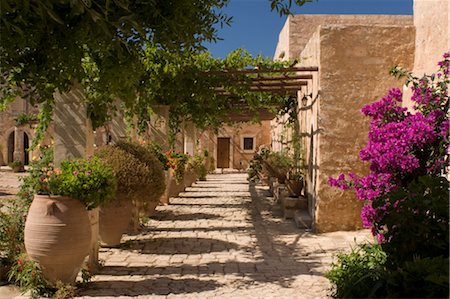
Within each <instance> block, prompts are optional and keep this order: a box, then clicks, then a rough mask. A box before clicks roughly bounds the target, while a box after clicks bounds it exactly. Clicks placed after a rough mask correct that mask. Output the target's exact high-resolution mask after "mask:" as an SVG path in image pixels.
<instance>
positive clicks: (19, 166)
mask: <svg viewBox="0 0 450 299" xmlns="http://www.w3.org/2000/svg"><path fill="white" fill-rule="evenodd" d="M8 166H9V167H11V169H12V171H13V172H22V171H25V168H24V165H23V163H22V161H20V160H14V161H12V162H11V163H9V164H8Z"/></svg>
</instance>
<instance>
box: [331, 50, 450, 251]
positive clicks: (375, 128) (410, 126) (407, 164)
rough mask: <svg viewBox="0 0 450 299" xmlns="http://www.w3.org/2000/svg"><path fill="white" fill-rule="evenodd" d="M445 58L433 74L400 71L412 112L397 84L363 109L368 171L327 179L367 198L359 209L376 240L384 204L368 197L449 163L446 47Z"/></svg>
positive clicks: (362, 156) (363, 155)
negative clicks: (366, 119)
mask: <svg viewBox="0 0 450 299" xmlns="http://www.w3.org/2000/svg"><path fill="white" fill-rule="evenodd" d="M443 58H444V59H443V60H442V61H441V62H439V63H438V66H439V67H440V69H439V72H438V73H437V74H435V75H431V76H424V77H423V78H415V77H413V76H411V74H410V73H404V74H403V75H405V74H406V75H407V76H408V82H410V83H412V85H413V86H412V97H411V100H412V101H413V102H414V109H415V111H414V112H409V111H407V109H406V108H404V107H401V106H400V105H401V102H402V96H403V95H402V92H401V91H400V89H398V88H393V89H391V90H390V91H389V92H388V94H387V95H386V96H385V97H383V98H381V99H380V100H378V101H377V102H375V103H372V104H369V105H366V106H364V107H363V108H362V109H361V112H362V113H363V114H364V115H365V116H368V117H370V118H371V122H370V130H369V135H368V142H367V144H366V146H365V147H364V148H363V149H362V150H361V152H360V155H359V156H360V159H361V160H362V161H366V162H368V163H369V167H370V173H369V174H368V175H367V176H364V177H357V176H356V175H354V174H349V175H348V177H347V178H346V177H345V175H344V174H341V175H339V176H338V177H337V178H330V179H329V184H330V185H331V186H334V187H337V188H340V189H350V188H351V189H353V190H354V191H355V193H356V196H357V198H358V199H360V200H363V201H365V202H366V205H365V206H364V207H363V209H362V211H361V219H362V223H363V225H364V227H367V228H372V231H373V233H374V235H376V236H377V238H378V241H379V242H384V241H386V240H384V238H383V234H382V232H379V231H376V229H375V226H374V223H375V222H376V221H377V217H380V215H383V213H384V212H385V211H386V213H387V210H388V209H383V207H379V208H377V209H375V208H373V207H372V204H371V203H372V201H373V200H375V199H377V198H379V197H380V196H382V195H385V194H387V193H389V192H390V191H393V190H395V189H396V188H399V187H401V186H403V187H404V186H406V185H407V184H408V183H409V182H411V181H412V180H414V179H415V178H417V177H419V176H421V175H425V174H436V175H440V174H442V173H443V172H445V169H446V168H447V167H448V145H449V138H448V136H449V126H450V121H449V120H448V104H449V102H448V84H449V83H450V80H449V69H450V52H449V53H445V54H444V57H443ZM377 215H378V216H377Z"/></svg>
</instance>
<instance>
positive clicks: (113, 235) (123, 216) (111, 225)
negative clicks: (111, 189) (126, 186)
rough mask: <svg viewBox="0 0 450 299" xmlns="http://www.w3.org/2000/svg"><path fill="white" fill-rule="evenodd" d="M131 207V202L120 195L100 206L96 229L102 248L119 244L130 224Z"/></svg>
mask: <svg viewBox="0 0 450 299" xmlns="http://www.w3.org/2000/svg"><path fill="white" fill-rule="evenodd" d="M133 207H134V206H133V202H132V200H131V199H130V198H127V197H126V196H125V195H122V194H118V195H117V196H116V199H115V200H113V201H111V202H109V203H107V204H105V205H102V206H100V209H99V221H98V224H99V228H98V229H99V237H100V244H101V245H102V246H107V247H114V246H117V245H119V244H120V239H121V238H122V235H123V234H124V233H125V232H126V231H127V228H128V225H129V224H130V221H131V216H132V212H133Z"/></svg>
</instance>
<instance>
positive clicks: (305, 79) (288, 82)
mask: <svg viewBox="0 0 450 299" xmlns="http://www.w3.org/2000/svg"><path fill="white" fill-rule="evenodd" d="M318 71H319V68H318V67H286V68H282V69H242V70H226V71H211V72H208V73H206V75H207V76H219V77H229V78H230V79H231V80H234V81H236V82H242V84H243V85H246V86H249V89H248V90H249V91H250V92H267V93H271V94H275V95H288V96H289V95H290V96H295V97H296V96H297V92H298V91H299V90H300V89H301V88H302V87H303V86H308V85H311V84H312V80H313V77H314V76H317V72H318ZM248 75H249V76H248ZM215 92H216V95H218V96H224V97H231V98H236V100H237V103H236V105H242V103H239V102H240V101H239V100H240V99H239V96H237V95H235V94H232V93H230V92H229V91H227V90H226V89H225V88H224V87H223V86H218V87H216V88H215ZM239 108H240V110H241V111H243V112H242V113H237V112H231V113H230V118H231V119H232V120H233V121H238V122H243V121H249V120H251V119H252V117H254V116H255V113H256V114H258V115H257V116H258V118H259V119H260V120H271V119H273V118H274V117H275V114H274V113H272V112H270V111H268V110H267V109H259V111H256V112H255V111H250V109H246V108H245V107H244V106H242V107H239Z"/></svg>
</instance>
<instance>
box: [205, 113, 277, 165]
mask: <svg viewBox="0 0 450 299" xmlns="http://www.w3.org/2000/svg"><path fill="white" fill-rule="evenodd" d="M197 135H198V138H199V145H198V150H204V149H208V151H209V155H210V157H212V158H213V160H214V165H212V166H213V167H215V166H216V165H217V161H216V160H217V138H230V159H229V161H230V168H233V169H237V170H246V169H247V167H248V165H249V162H250V160H251V159H252V158H253V155H254V154H255V153H256V152H257V151H258V150H259V149H260V148H261V147H262V146H266V147H270V144H271V136H270V121H267V120H263V121H261V123H260V124H252V123H237V124H235V125H227V126H224V127H222V128H221V129H219V131H218V132H217V134H216V133H214V132H213V131H211V130H207V131H203V132H199V133H198V134H197ZM244 137H253V138H254V149H253V150H243V140H244Z"/></svg>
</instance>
